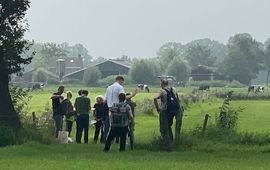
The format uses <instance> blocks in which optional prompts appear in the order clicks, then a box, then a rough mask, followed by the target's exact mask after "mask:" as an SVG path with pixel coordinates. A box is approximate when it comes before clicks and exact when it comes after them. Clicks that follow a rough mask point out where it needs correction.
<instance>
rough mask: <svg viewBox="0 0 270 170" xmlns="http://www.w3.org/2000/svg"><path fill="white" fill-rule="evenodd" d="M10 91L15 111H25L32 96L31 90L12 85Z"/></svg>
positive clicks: (20, 112)
mask: <svg viewBox="0 0 270 170" xmlns="http://www.w3.org/2000/svg"><path fill="white" fill-rule="evenodd" d="M9 91H10V94H11V97H12V102H13V106H14V108H15V111H16V112H17V113H19V114H22V113H23V112H25V111H26V110H25V109H26V108H27V106H28V103H29V101H30V100H31V98H32V96H31V95H29V90H24V89H22V88H20V87H17V86H13V85H10V86H9Z"/></svg>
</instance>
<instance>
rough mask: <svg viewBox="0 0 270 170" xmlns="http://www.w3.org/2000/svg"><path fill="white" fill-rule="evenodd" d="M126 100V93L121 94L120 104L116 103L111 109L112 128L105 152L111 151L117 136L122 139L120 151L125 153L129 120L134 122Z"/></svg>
mask: <svg viewBox="0 0 270 170" xmlns="http://www.w3.org/2000/svg"><path fill="white" fill-rule="evenodd" d="M125 100H126V95H125V94H124V93H120V94H119V103H114V104H113V106H112V107H111V108H110V111H109V116H110V121H111V128H110V131H109V134H108V137H107V140H106V143H105V148H104V151H105V152H108V151H109V150H110V147H111V143H112V140H113V139H114V138H115V137H116V136H119V137H120V151H125V147H126V137H127V131H128V124H129V119H131V120H132V121H133V116H132V113H131V108H130V106H129V105H128V104H127V103H125Z"/></svg>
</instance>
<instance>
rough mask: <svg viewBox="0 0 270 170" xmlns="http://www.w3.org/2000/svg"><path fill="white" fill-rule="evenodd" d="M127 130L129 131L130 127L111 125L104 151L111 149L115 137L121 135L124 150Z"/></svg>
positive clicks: (121, 148) (121, 144)
mask: <svg viewBox="0 0 270 170" xmlns="http://www.w3.org/2000/svg"><path fill="white" fill-rule="evenodd" d="M127 132H128V127H127V126H126V127H111V129H110V131H109V134H108V137H107V140H106V143H105V148H104V151H109V150H110V147H111V144H112V141H113V139H114V137H116V136H120V149H119V150H120V151H124V150H125V148H126V138H127Z"/></svg>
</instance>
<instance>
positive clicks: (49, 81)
mask: <svg viewBox="0 0 270 170" xmlns="http://www.w3.org/2000/svg"><path fill="white" fill-rule="evenodd" d="M59 83H60V82H59V80H58V79H56V78H54V77H48V79H47V84H49V85H58V84H59Z"/></svg>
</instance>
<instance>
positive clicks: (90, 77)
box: [83, 67, 102, 85]
mask: <svg viewBox="0 0 270 170" xmlns="http://www.w3.org/2000/svg"><path fill="white" fill-rule="evenodd" d="M101 76H102V74H101V72H100V70H99V69H98V67H90V68H88V69H86V70H85V72H84V75H83V81H84V83H85V84H86V85H96V84H97V82H98V80H99V79H100V78H101Z"/></svg>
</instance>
